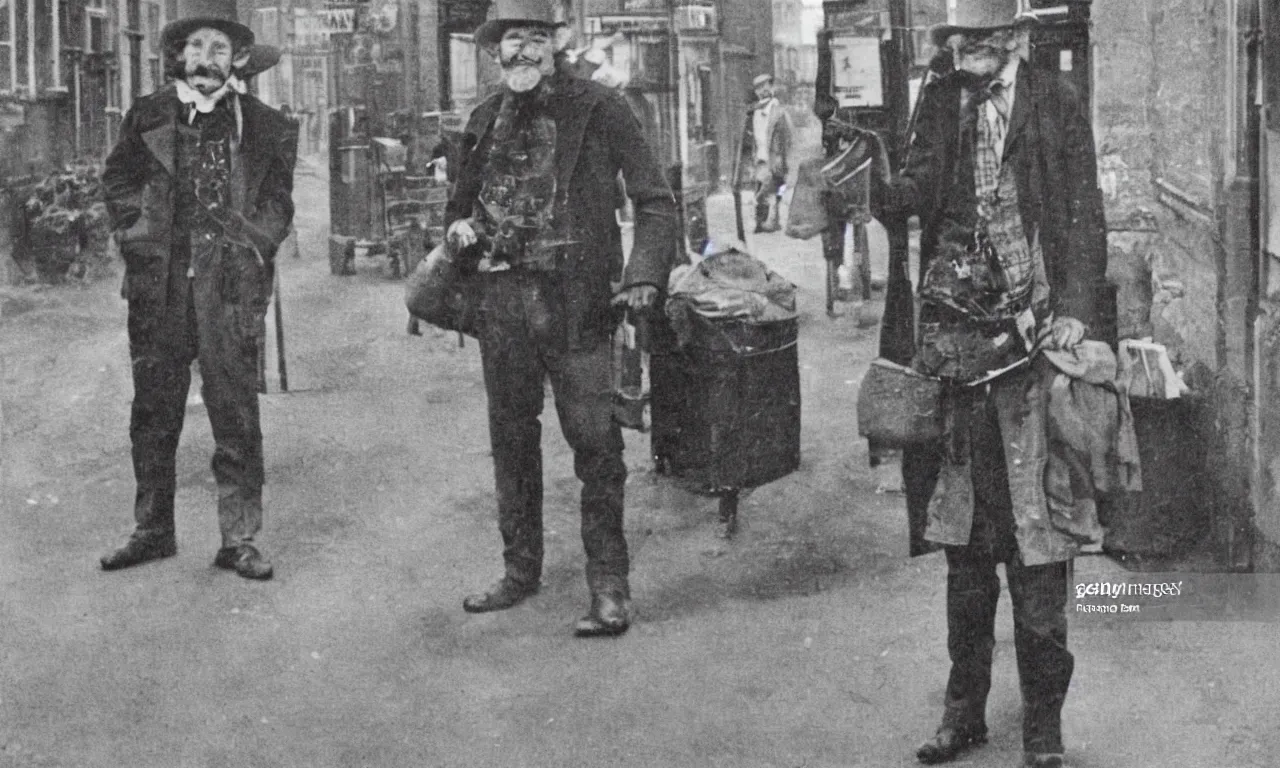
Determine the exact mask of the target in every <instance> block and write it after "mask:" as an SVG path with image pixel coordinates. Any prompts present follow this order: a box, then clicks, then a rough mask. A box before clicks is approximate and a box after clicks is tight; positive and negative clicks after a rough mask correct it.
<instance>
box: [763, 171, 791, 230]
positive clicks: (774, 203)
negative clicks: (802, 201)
mask: <svg viewBox="0 0 1280 768" xmlns="http://www.w3.org/2000/svg"><path fill="white" fill-rule="evenodd" d="M786 181H787V180H786V177H784V176H778V175H777V174H774V173H769V172H765V171H762V172H761V180H758V181H756V194H755V201H756V226H757V227H759V226H763V225H765V224H766V223H768V224H771V225H772V224H776V223H777V220H778V205H779V204H780V203H781V202H782V185H783V184H785V183H786ZM771 213H772V214H773V215H772V216H770V214H771Z"/></svg>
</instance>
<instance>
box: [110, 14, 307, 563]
mask: <svg viewBox="0 0 1280 768" xmlns="http://www.w3.org/2000/svg"><path fill="white" fill-rule="evenodd" d="M253 42H254V40H253V33H252V32H251V31H250V30H249V29H248V28H247V27H245V26H244V25H242V24H238V23H236V22H233V21H227V20H225V19H216V18H189V19H181V20H178V21H175V22H173V23H171V24H169V25H168V26H166V27H165V28H164V30H163V32H162V34H161V44H162V46H163V51H164V56H165V72H166V74H167V75H168V76H170V77H171V78H172V79H173V81H172V82H171V83H169V84H167V85H165V86H164V87H162V88H160V89H159V90H158V91H156V92H155V93H152V94H149V95H147V96H144V97H142V98H140V99H138V100H137V102H136V103H135V104H134V105H133V107H132V108H131V109H130V110H129V113H128V114H127V115H126V116H125V119H124V123H123V125H122V126H121V129H120V139H119V141H118V142H117V143H116V146H115V148H114V149H112V151H111V154H110V155H109V156H108V157H107V161H106V169H105V171H104V173H103V184H104V187H105V190H106V201H107V207H108V209H109V211H110V215H111V221H112V227H113V228H114V231H115V237H116V241H117V243H118V244H119V246H120V253H121V255H122V256H123V258H124V262H125V279H124V289H123V293H124V296H125V298H126V299H127V300H128V303H129V310H128V331H129V354H130V357H131V358H132V361H133V386H134V397H133V408H132V415H131V418H130V424H129V435H130V438H131V439H132V443H133V468H134V476H135V478H136V480H137V496H136V500H135V503H134V520H135V524H136V525H135V529H134V531H133V534H132V535H131V536H130V537H129V540H128V541H127V542H126V543H125V544H124V545H123V546H122V547H120V548H119V549H117V550H115V551H113V552H111V553H109V554H107V555H105V556H103V558H102V567H103V569H105V570H116V569H119V568H126V567H129V566H134V565H138V564H140V563H144V562H147V561H149V560H155V559H158V558H163V557H169V556H171V555H173V554H175V553H176V551H177V540H176V536H175V530H174V493H175V467H174V461H175V455H176V453H177V448H178V437H179V434H180V433H181V431H182V422H183V416H184V414H185V410H186V402H187V390H188V388H189V387H190V384H191V368H190V366H191V362H192V361H193V360H197V361H199V364H200V377H201V379H202V381H203V387H202V395H203V398H204V403H205V408H206V410H207V411H208V413H209V422H210V424H211V425H212V427H213V437H214V443H215V449H214V454H213V473H214V478H215V479H216V481H217V489H218V502H217V504H218V524H219V528H220V529H221V532H222V546H221V548H220V549H219V550H218V552H217V554H216V556H215V558H214V565H215V566H217V567H219V568H224V569H227V570H232V571H235V572H236V573H237V574H239V575H240V576H243V577H245V578H249V579H268V578H270V577H271V575H272V566H271V563H270V562H269V561H268V560H267V558H266V557H265V556H263V554H262V553H261V551H260V550H259V549H258V548H257V545H256V544H255V536H256V535H257V533H258V531H259V529H260V528H261V527H262V484H263V457H262V431H261V426H260V420H259V413H258V375H257V360H258V356H257V346H258V340H259V339H260V338H261V337H262V334H263V332H264V328H265V326H264V317H265V313H266V308H267V303H268V300H269V298H270V295H271V286H272V278H273V276H274V265H273V260H274V259H275V255H276V249H277V248H278V247H279V244H280V242H281V240H283V239H284V237H285V235H286V234H287V233H288V231H289V227H290V225H291V222H292V220H293V199H292V194H293V168H294V161H295V159H296V155H297V129H296V127H294V126H293V125H292V124H291V123H290V122H289V121H288V120H286V119H285V118H284V117H283V116H282V115H281V114H280V113H279V112H277V111H276V110H274V109H271V108H270V107H268V106H266V105H265V104H263V103H262V102H261V101H259V100H258V99H257V98H255V97H253V96H251V95H248V94H247V93H246V89H245V87H244V84H243V77H244V76H245V67H246V66H247V65H248V64H249V60H250V53H251V50H252V46H253ZM266 53H269V52H266ZM268 58H270V57H268Z"/></svg>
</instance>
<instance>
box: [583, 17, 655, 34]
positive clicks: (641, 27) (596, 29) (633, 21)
mask: <svg viewBox="0 0 1280 768" xmlns="http://www.w3.org/2000/svg"><path fill="white" fill-rule="evenodd" d="M670 26H671V20H670V18H669V17H667V16H592V17H590V18H588V19H587V34H589V35H599V34H603V33H604V31H605V30H610V31H613V32H661V31H663V30H666V29H668V28H670Z"/></svg>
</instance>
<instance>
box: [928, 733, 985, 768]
mask: <svg viewBox="0 0 1280 768" xmlns="http://www.w3.org/2000/svg"><path fill="white" fill-rule="evenodd" d="M986 743H987V727H986V726H985V725H978V726H970V727H968V728H952V727H951V726H949V725H944V726H942V727H941V728H939V729H938V732H937V733H935V734H934V735H933V738H932V739H929V740H928V741H926V742H925V743H923V744H921V745H920V748H919V749H917V750H916V759H917V760H919V761H920V762H922V763H924V764H925V765H935V764H937V763H947V762H950V761H952V760H955V759H956V757H957V756H958V755H959V754H960V753H961V752H963V751H965V750H966V749H968V748H970V747H973V746H976V745H978V744H986Z"/></svg>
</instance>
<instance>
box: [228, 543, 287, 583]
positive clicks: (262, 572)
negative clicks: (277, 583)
mask: <svg viewBox="0 0 1280 768" xmlns="http://www.w3.org/2000/svg"><path fill="white" fill-rule="evenodd" d="M213 564H214V565H216V566H217V567H219V568H223V569H225V570H228V571H235V572H236V573H238V574H240V575H241V576H243V577H244V578H246V579H254V580H256V581H265V580H267V579H269V578H271V577H272V575H274V573H275V569H274V568H272V567H271V562H270V561H269V560H267V558H266V557H265V556H263V554H262V553H261V552H259V551H258V548H257V547H255V546H253V545H252V544H240V545H238V546H234V547H223V548H222V549H219V550H218V554H217V556H216V557H214V558H213Z"/></svg>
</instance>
